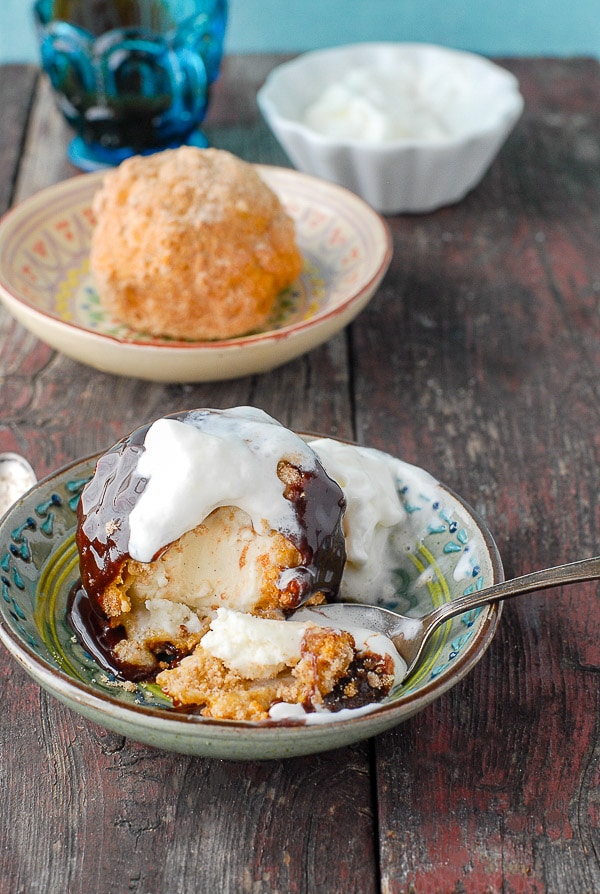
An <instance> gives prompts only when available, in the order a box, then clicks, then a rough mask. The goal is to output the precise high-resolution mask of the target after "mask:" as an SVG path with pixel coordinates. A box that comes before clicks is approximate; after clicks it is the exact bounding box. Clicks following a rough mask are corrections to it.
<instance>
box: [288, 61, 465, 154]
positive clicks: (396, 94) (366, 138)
mask: <svg viewBox="0 0 600 894" xmlns="http://www.w3.org/2000/svg"><path fill="white" fill-rule="evenodd" d="M473 95H474V89H473V84H472V82H471V81H470V80H469V78H468V77H467V72H466V71H463V70H462V68H461V65H460V63H459V61H458V60H456V61H455V62H454V64H449V63H448V64H446V65H444V66H443V67H442V66H440V65H438V66H426V65H420V64H418V62H417V61H416V60H414V59H410V58H407V59H404V60H399V59H397V60H395V61H393V62H391V61H390V62H388V64H387V65H382V66H381V67H377V68H375V67H370V66H366V65H362V66H361V65H358V66H356V67H355V68H353V69H351V70H350V71H348V72H347V73H346V74H345V75H343V76H342V77H340V78H339V79H338V80H336V81H334V82H333V83H332V84H330V85H329V86H328V87H326V88H325V89H324V90H323V91H322V93H321V94H320V95H319V96H318V97H317V98H316V99H315V100H314V101H313V102H312V103H311V104H310V105H309V106H308V107H307V108H306V109H305V111H304V115H303V121H304V123H305V124H306V125H308V126H309V127H310V128H312V129H313V130H315V131H317V132H318V133H320V134H323V135H325V136H328V137H333V138H342V139H348V138H349V139H355V140H361V141H363V142H365V143H372V144H376V143H386V142H392V141H394V140H403V139H417V140H430V141H435V140H440V139H446V138H448V137H452V136H455V135H458V134H460V133H462V132H463V131H464V130H465V129H467V128H468V127H469V126H471V125H472V122H473V116H472V113H469V99H470V98H471V97H472V96H473Z"/></svg>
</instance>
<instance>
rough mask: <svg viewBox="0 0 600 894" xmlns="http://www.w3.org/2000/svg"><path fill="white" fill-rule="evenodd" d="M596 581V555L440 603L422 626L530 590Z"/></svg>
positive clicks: (599, 570)
mask: <svg viewBox="0 0 600 894" xmlns="http://www.w3.org/2000/svg"><path fill="white" fill-rule="evenodd" d="M599 578H600V556H594V557H592V558H588V559H580V560H579V561H578V562H571V563H569V564H567V565H557V566H556V567H555V568H544V569H543V570H541V571H532V572H531V573H530V574H523V575H522V576H521V577H515V578H513V579H512V580H505V581H501V582H500V583H498V584H493V585H492V586H491V587H486V588H485V589H484V590H479V591H478V592H475V593H468V594H467V595H465V596H459V597H458V599H453V600H452V601H451V602H444V603H443V604H442V605H440V606H438V607H437V608H434V609H433V611H431V612H429V614H427V615H425V617H424V618H423V619H422V620H423V625H424V627H425V628H428V627H430V626H432V625H433V626H436V627H437V625H438V624H441V623H443V622H444V621H447V620H449V619H450V618H454V617H455V616H456V615H461V614H463V612H467V611H471V610H472V609H474V608H479V607H480V606H482V605H489V604H490V603H492V602H500V601H501V600H502V599H510V598H511V597H512V596H521V595H522V594H524V593H531V592H533V591H534V590H545V589H548V588H550V587H560V586H561V585H562V584H575V583H577V582H579V581H586V580H597V579H599Z"/></svg>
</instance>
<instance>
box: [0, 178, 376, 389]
mask: <svg viewBox="0 0 600 894" xmlns="http://www.w3.org/2000/svg"><path fill="white" fill-rule="evenodd" d="M257 170H258V172H259V174H260V176H261V177H262V178H263V180H264V181H265V182H266V183H267V184H268V185H269V186H270V187H271V189H273V190H274V192H276V193H277V194H278V196H279V197H280V199H281V200H282V202H283V204H284V206H285V208H286V210H287V212H288V213H289V214H290V216H291V217H292V219H293V220H294V222H295V225H296V235H297V241H298V246H299V248H300V251H301V252H302V255H303V258H304V268H303V271H302V273H301V274H300V276H299V277H298V279H297V280H296V282H295V283H294V284H293V285H292V286H291V287H290V288H288V289H286V290H285V291H284V292H282V293H281V294H280V296H279V299H278V301H277V304H276V307H275V310H274V312H273V315H272V318H271V320H270V321H269V324H268V325H267V326H266V327H265V329H263V330H260V331H257V332H252V333H249V334H248V335H245V336H241V337H239V338H230V339H227V340H220V341H210V342H208V341H204V342H197V341H174V340H172V339H166V338H157V337H155V336H151V335H148V334H147V333H143V332H136V331H134V330H132V329H130V328H129V327H127V326H125V325H123V324H121V323H119V322H118V321H117V320H114V319H112V318H111V317H110V316H109V315H108V314H107V313H106V311H105V310H104V309H103V307H102V305H101V303H100V299H99V297H98V293H97V291H96V288H95V286H94V281H93V277H92V276H91V274H90V269H89V251H90V239H91V234H92V229H93V227H94V215H93V212H92V199H93V196H94V193H95V192H96V190H97V189H98V188H99V187H100V184H101V180H102V177H103V174H102V173H101V172H96V173H93V174H83V175H80V176H78V177H73V178H72V179H70V180H66V181H64V182H63V183H59V184H57V185H56V186H52V187H50V188H48V189H45V190H42V191H41V192H39V193H37V194H36V195H34V196H32V197H31V198H29V199H27V200H25V201H24V202H22V203H21V204H20V205H18V206H17V207H16V208H14V209H13V210H12V211H10V212H9V213H8V214H7V215H5V217H4V218H3V220H2V221H1V222H0V300H2V301H3V303H4V304H5V306H6V308H7V310H8V311H9V312H10V313H11V314H12V315H13V316H14V317H16V319H17V320H19V322H20V323H22V324H23V326H25V327H26V328H27V329H29V330H30V331H31V332H33V334H34V335H36V336H37V337H38V338H39V339H41V341H44V342H46V343H47V344H49V345H50V346H51V347H53V348H55V349H56V350H57V351H61V352H62V353H63V354H66V355H67V356H68V357H71V358H72V359H74V360H77V361H79V362H80V363H85V364H87V365H88V366H92V367H94V368H95V369H99V370H101V371H103V372H109V373H114V374H117V375H124V376H133V377H136V378H139V379H147V380H150V381H157V382H206V381H216V380H220V379H233V378H238V377H240V376H246V375H252V374H254V373H262V372H267V371H268V370H270V369H273V368H274V367H276V366H280V365H281V364H283V363H287V362H288V361H290V360H293V359H294V358H295V357H299V356H300V355H301V354H304V353H306V352H307V351H311V350H313V349H314V348H315V347H317V345H320V344H322V343H323V342H324V341H327V339H329V338H331V337H332V336H333V335H335V334H336V333H337V332H339V331H340V330H341V329H343V328H344V327H345V326H347V325H348V323H350V322H351V321H352V320H353V319H354V318H355V317H356V316H357V315H358V314H359V313H360V312H361V311H362V310H363V308H364V307H365V306H366V305H367V303H368V302H369V301H370V299H371V298H372V297H373V295H374V294H375V292H376V290H377V288H378V286H379V284H380V282H381V280H382V278H383V276H384V274H385V273H386V271H387V269H388V267H389V264H390V260H391V257H392V243H391V237H390V233H389V230H388V227H387V225H386V223H385V222H384V221H383V220H382V218H381V217H380V216H379V215H378V214H377V213H376V212H375V211H373V209H372V208H370V207H369V206H368V205H367V204H366V203H365V202H364V201H362V200H361V199H359V198H358V197H357V196H355V195H354V194H353V193H351V192H349V191H348V190H345V189H342V188H340V187H338V186H335V185H334V184H332V183H327V182H325V181H323V180H319V179H317V178H315V177H310V176H307V175H305V174H300V173H298V172H297V171H293V170H289V169H287V168H277V167H272V166H268V165H267V166H266V165H262V166H261V165H258V166H257Z"/></svg>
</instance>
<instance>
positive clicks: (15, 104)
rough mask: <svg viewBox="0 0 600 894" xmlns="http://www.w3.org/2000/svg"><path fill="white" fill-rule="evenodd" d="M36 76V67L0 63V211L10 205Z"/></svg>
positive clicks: (2, 212)
mask: <svg viewBox="0 0 600 894" xmlns="http://www.w3.org/2000/svg"><path fill="white" fill-rule="evenodd" d="M37 79H38V70H37V68H35V66H33V65H31V66H27V67H26V66H16V65H3V66H0V97H2V106H1V109H0V172H1V177H0V214H4V212H5V211H6V210H7V209H8V208H9V206H10V204H11V202H12V199H13V192H14V189H15V180H16V176H17V170H18V167H19V162H20V155H21V149H22V140H23V138H24V134H25V125H26V121H27V118H28V116H29V114H30V111H31V103H32V99H33V93H34V89H35V85H36V81H37Z"/></svg>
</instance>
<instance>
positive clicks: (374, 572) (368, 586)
mask: <svg viewBox="0 0 600 894" xmlns="http://www.w3.org/2000/svg"><path fill="white" fill-rule="evenodd" d="M310 446H311V447H312V449H313V450H314V451H315V453H316V454H317V456H318V457H319V459H320V460H321V462H322V464H323V466H324V467H325V471H326V472H327V474H328V475H330V476H331V478H333V479H334V480H335V481H337V483H338V484H339V485H340V487H341V488H342V491H343V492H344V496H345V497H346V503H347V508H346V513H345V515H344V521H343V528H344V535H345V537H346V556H347V560H346V567H345V569H344V574H343V577H342V586H341V598H342V599H354V600H355V601H358V602H369V601H370V600H372V598H373V595H377V597H378V598H384V599H385V598H392V597H393V595H394V589H395V588H394V585H393V582H392V571H393V569H394V567H396V566H397V564H398V556H397V552H396V550H395V549H394V539H393V536H392V534H393V533H394V529H395V528H396V527H397V526H398V525H399V524H400V523H401V522H403V521H405V520H406V510H405V508H404V506H403V505H402V503H401V501H400V497H399V495H398V478H399V477H400V475H401V472H402V471H403V470H404V468H405V464H402V463H401V462H400V460H396V459H394V457H392V456H389V455H388V454H387V453H382V452H381V451H379V450H375V449H373V448H371V447H359V446H356V445H353V444H343V443H340V442H339V441H334V440H332V439H330V438H320V439H318V440H315V441H311V442H310Z"/></svg>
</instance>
